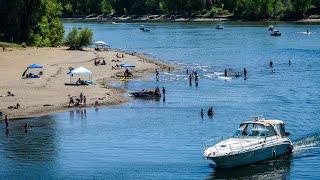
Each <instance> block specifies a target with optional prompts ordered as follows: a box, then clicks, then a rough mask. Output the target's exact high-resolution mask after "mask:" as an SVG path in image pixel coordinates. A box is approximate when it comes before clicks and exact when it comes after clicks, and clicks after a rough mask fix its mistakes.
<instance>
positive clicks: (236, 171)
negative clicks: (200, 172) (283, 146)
mask: <svg viewBox="0 0 320 180" xmlns="http://www.w3.org/2000/svg"><path fill="white" fill-rule="evenodd" d="M291 161H292V157H291V156H283V157H280V158H279V159H276V160H272V161H266V162H261V163H257V164H254V165H250V166H245V167H239V168H232V169H216V170H215V171H214V172H212V173H211V174H210V175H209V176H208V179H286V178H287V176H288V173H289V171H290V166H291Z"/></svg>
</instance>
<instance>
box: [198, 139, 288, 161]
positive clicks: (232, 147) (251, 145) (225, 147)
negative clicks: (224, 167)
mask: <svg viewBox="0 0 320 180" xmlns="http://www.w3.org/2000/svg"><path fill="white" fill-rule="evenodd" d="M235 139H237V138H235ZM282 139H283V138H281V137H280V136H272V137H265V138H256V139H247V140H245V141H243V140H244V139H242V140H241V141H236V142H231V143H230V142H227V141H222V142H220V143H218V144H216V145H215V146H212V147H210V148H208V149H206V150H205V153H204V156H205V157H206V158H209V157H217V156H225V155H230V154H238V153H242V152H246V151H251V150H254V149H258V148H262V147H265V146H267V145H268V143H271V142H273V144H274V141H276V140H279V143H280V142H282ZM213 140H214V139H213ZM209 141H211V140H209ZM209 141H208V142H209ZM211 142H213V141H211ZM226 142H227V143H226Z"/></svg>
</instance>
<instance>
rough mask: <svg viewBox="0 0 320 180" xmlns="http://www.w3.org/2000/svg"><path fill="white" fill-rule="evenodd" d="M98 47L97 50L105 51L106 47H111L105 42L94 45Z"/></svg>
mask: <svg viewBox="0 0 320 180" xmlns="http://www.w3.org/2000/svg"><path fill="white" fill-rule="evenodd" d="M94 44H95V45H96V49H104V48H105V47H108V46H109V45H108V44H107V43H105V42H103V41H97V42H95V43H94Z"/></svg>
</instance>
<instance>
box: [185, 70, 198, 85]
mask: <svg viewBox="0 0 320 180" xmlns="http://www.w3.org/2000/svg"><path fill="white" fill-rule="evenodd" d="M186 73H187V75H189V77H188V78H189V86H192V79H193V77H194V82H195V83H196V86H198V82H199V75H198V72H197V71H195V70H193V71H192V72H191V73H190V74H189V70H188V69H187V71H186Z"/></svg>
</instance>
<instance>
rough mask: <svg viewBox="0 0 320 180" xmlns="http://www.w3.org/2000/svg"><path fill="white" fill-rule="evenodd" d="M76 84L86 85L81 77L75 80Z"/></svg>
mask: <svg viewBox="0 0 320 180" xmlns="http://www.w3.org/2000/svg"><path fill="white" fill-rule="evenodd" d="M76 84H77V85H87V83H86V81H84V80H82V79H80V78H79V79H78V80H77V82H76Z"/></svg>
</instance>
